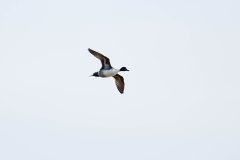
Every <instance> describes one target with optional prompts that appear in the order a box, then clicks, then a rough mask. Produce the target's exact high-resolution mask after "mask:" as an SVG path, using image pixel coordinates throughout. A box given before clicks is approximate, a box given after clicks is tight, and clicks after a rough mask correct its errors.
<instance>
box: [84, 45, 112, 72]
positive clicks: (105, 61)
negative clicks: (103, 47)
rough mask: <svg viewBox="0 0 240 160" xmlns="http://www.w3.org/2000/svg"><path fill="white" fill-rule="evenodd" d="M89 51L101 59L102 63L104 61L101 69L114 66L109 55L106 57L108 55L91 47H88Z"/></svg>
mask: <svg viewBox="0 0 240 160" xmlns="http://www.w3.org/2000/svg"><path fill="white" fill-rule="evenodd" d="M88 51H89V52H90V53H91V54H92V55H94V56H95V57H96V58H98V59H99V60H100V61H101V63H102V68H101V69H104V68H112V66H111V64H110V60H109V58H108V57H106V56H104V55H102V54H101V53H98V52H96V51H94V50H92V49H90V48H88Z"/></svg>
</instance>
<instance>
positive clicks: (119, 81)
mask: <svg viewBox="0 0 240 160" xmlns="http://www.w3.org/2000/svg"><path fill="white" fill-rule="evenodd" d="M88 51H89V52H90V53H91V54H92V55H94V56H95V57H96V58H98V59H99V60H100V61H101V63H102V68H101V69H100V70H99V71H98V72H95V73H93V74H92V75H91V76H94V77H102V78H107V77H113V78H114V79H115V83H116V86H117V89H118V91H119V92H120V93H121V94H122V93H123V92H124V78H123V77H122V76H121V75H119V74H118V72H120V71H129V70H128V69H127V68H126V67H122V68H120V69H115V68H113V67H112V66H111V64H110V60H109V58H108V57H106V56H104V55H102V54H101V53H98V52H96V51H94V50H92V49H90V48H89V49H88Z"/></svg>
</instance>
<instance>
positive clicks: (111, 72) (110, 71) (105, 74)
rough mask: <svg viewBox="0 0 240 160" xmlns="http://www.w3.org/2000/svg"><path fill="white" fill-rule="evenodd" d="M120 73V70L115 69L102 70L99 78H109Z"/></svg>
mask: <svg viewBox="0 0 240 160" xmlns="http://www.w3.org/2000/svg"><path fill="white" fill-rule="evenodd" d="M118 72H119V70H118V69H115V68H110V69H101V70H100V71H98V75H99V77H102V78H107V77H113V76H115V75H117V74H118Z"/></svg>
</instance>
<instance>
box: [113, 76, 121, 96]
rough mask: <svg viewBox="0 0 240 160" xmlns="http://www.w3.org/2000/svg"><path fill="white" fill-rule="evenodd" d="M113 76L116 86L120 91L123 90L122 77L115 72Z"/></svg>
mask: <svg viewBox="0 0 240 160" xmlns="http://www.w3.org/2000/svg"><path fill="white" fill-rule="evenodd" d="M113 77H114V78H115V83H116V86H117V89H118V91H119V92H120V93H123V92H124V78H123V77H122V76H120V75H119V74H116V75H115V76H113Z"/></svg>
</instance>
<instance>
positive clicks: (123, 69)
mask: <svg viewBox="0 0 240 160" xmlns="http://www.w3.org/2000/svg"><path fill="white" fill-rule="evenodd" d="M120 71H129V70H128V69H127V68H126V67H122V68H120Z"/></svg>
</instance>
